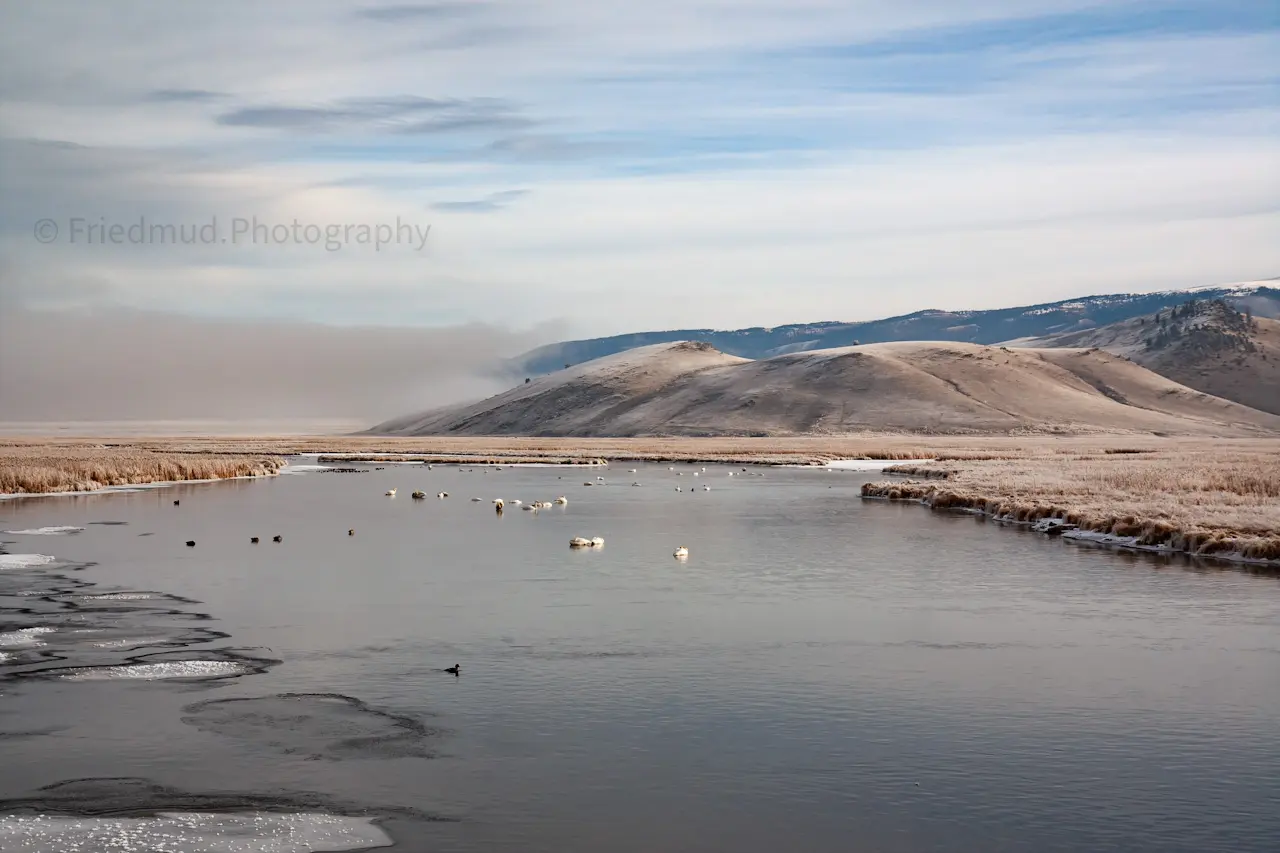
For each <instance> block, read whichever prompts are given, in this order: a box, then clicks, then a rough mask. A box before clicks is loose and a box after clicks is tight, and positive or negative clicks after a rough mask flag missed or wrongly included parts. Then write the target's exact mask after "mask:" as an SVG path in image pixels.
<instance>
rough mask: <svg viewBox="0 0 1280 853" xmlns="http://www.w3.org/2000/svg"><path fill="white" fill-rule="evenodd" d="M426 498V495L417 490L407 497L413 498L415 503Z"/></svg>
mask: <svg viewBox="0 0 1280 853" xmlns="http://www.w3.org/2000/svg"><path fill="white" fill-rule="evenodd" d="M426 496H427V493H426V492H424V491H422V490H421V489H418V490H417V491H415V492H414V493H413V494H411V495H409V497H411V498H413V499H414V500H415V501H420V500H422V499H423V498H425V497H426Z"/></svg>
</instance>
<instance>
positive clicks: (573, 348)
mask: <svg viewBox="0 0 1280 853" xmlns="http://www.w3.org/2000/svg"><path fill="white" fill-rule="evenodd" d="M1192 296H1195V297H1197V298H1200V299H1205V300H1212V299H1224V300H1227V301H1228V302H1230V303H1231V304H1232V305H1235V306H1237V307H1239V308H1240V309H1241V310H1244V309H1245V308H1246V307H1247V308H1249V309H1250V310H1252V312H1253V314H1254V316H1257V317H1280V281H1278V280H1274V279H1273V280H1271V281H1268V282H1254V283H1250V284H1240V285H1232V286H1224V287H1209V288H1200V289H1198V290H1191V291H1188V290H1171V291H1164V292H1160V293H1139V294H1135V293H1119V294H1110V295H1106V296H1087V297H1083V298H1080V299H1068V300H1063V301H1060V302H1048V303H1044V304H1040V305H1028V306H1023V307H1020V308H1000V309H996V310H991V311H934V310H929V311H917V312H915V313H913V314H906V315H903V316H901V317H889V318H888V319H884V320H870V321H866V322H860V323H842V322H821V323H802V324H798V325H789V326H775V327H771V328H766V327H756V328H750V329H736V330H732V331H721V330H716V329H676V330H671V331H657V332H637V333H634V334H627V335H615V336H613V337H607V338H593V339H591V340H580V341H565V342H562V343H556V344H550V345H547V346H543V347H539V348H537V349H534V350H531V351H529V352H527V353H525V354H524V355H522V356H518V357H516V358H515V359H513V360H512V363H511V365H510V369H511V371H512V373H513V375H517V374H521V373H523V374H525V375H531V376H536V375H541V374H546V373H551V372H553V371H556V370H560V369H561V368H563V367H564V366H565V365H566V364H578V363H581V362H584V361H590V360H592V359H597V358H601V357H603V356H606V355H612V354H613V353H617V352H623V351H625V350H629V349H634V348H636V347H642V346H649V345H651V344H659V343H670V342H673V341H689V340H694V341H705V342H707V343H710V344H711V345H712V346H714V347H716V348H717V349H719V350H720V351H722V352H725V353H728V354H730V355H738V356H742V357H744V358H756V359H758V358H769V357H771V356H775V355H783V354H786V353H793V352H807V351H810V350H817V349H831V348H834V347H843V346H852V345H855V344H859V343H863V344H868V343H880V342H885V341H964V342H967V343H979V344H992V343H998V342H1000V341H1007V340H1010V339H1013V338H1029V337H1041V336H1045V335H1052V334H1059V333H1066V332H1073V331H1083V330H1088V329H1094V328H1097V327H1099V326H1105V325H1109V324H1111V323H1115V322H1118V321H1121V320H1127V319H1130V318H1133V317H1138V316H1141V315H1145V314H1154V313H1155V312H1157V311H1163V310H1168V309H1170V308H1173V307H1174V306H1176V305H1180V304H1182V303H1184V302H1186V301H1187V299H1188V298H1190V297H1192Z"/></svg>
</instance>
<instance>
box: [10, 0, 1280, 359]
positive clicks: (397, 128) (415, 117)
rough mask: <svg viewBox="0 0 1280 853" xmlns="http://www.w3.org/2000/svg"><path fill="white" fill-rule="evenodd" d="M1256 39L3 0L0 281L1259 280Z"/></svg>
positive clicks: (1227, 34)
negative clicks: (79, 241)
mask: <svg viewBox="0 0 1280 853" xmlns="http://www.w3.org/2000/svg"><path fill="white" fill-rule="evenodd" d="M1277 57H1280V7H1277V6H1276V5H1275V4H1272V3H1259V2H1239V0H1227V1H1226V2H1158V1H1157V0H1141V1H1140V2H1125V0H1119V2H1107V3H1100V2H1096V3H1084V2H1070V0H1024V2H1006V0H977V2H973V3H964V4H961V3H953V2H941V0H925V2H915V3H911V2H905V3H904V2H879V0H845V2H830V0H791V2H785V0H784V2H773V0H742V1H741V2H735V3H729V2H710V0H686V2H674V1H673V0H656V2H652V3H648V4H634V3H623V2H615V1H614V0H601V2H597V3H590V4H588V3H581V2H568V0H544V2H519V3H517V2H468V3H400V4H391V3H381V2H372V0H370V2H359V3H349V2H337V0H315V2H281V3H273V4H269V5H268V4H262V3H245V2H229V3H223V4H217V5H216V6H212V5H210V6H209V7H208V8H205V7H204V6H197V5H196V4H172V3H160V2H136V0H122V2H119V3H115V4H111V5H110V7H106V6H105V5H103V6H102V7H101V8H99V7H91V6H88V5H87V4H78V3H72V2H60V0H52V2H12V3H7V4H5V5H4V6H3V7H0V156H2V157H3V161H4V162H5V163H6V164H7V166H8V167H7V168H5V169H4V170H3V171H2V172H0V193H3V197H4V199H5V200H4V202H2V203H0V204H2V208H0V216H2V218H0V241H2V244H0V245H2V246H3V249H4V254H5V257H6V262H5V263H6V274H5V276H4V279H5V284H4V285H3V287H4V288H5V291H4V293H3V294H2V295H3V296H4V297H5V298H8V299H13V300H17V301H18V302H20V303H21V304H25V305H29V306H44V307H56V306H62V307H67V306H102V307H107V306H127V307H131V308H141V309H150V310H159V311H168V312H179V313H184V314H190V315H193V316H204V315H208V316H215V315H216V316H224V317H234V318H257V317H274V318H287V319H292V320H302V321H318V322H323V323H343V324H349V323H375V324H394V325H420V326H447V325H454V324H460V323H469V322H487V323H494V324H498V325H504V326H509V327H513V328H528V327H531V326H536V325H537V324H543V323H554V324H557V328H563V329H564V330H565V331H566V333H568V334H575V335H588V334H609V333H614V332H621V331H633V330H641V329H647V328H662V327H676V326H716V327H732V326H744V325H774V324H782V323H787V322H803V321H816V320H826V319H840V320H856V319H869V318H873V317H879V316H887V315H890V314H895V313H902V312H906V311H911V310H916V309H920V308H925V307H941V308H962V307H970V308H982V307H996V306H1000V305H1012V304H1025V303H1034V302H1043V301H1047V300H1050V299H1055V298H1063V297H1067V296H1072V295H1077V294H1085V293H1096V292H1107V291H1115V290H1155V289H1165V288H1170V287H1184V286H1196V285H1203V284H1210V283H1215V282H1230V281H1240V280H1249V279H1254V278H1262V277H1267V276H1273V275H1276V274H1278V271H1280V142H1278V140H1280V109H1278V107H1280V60H1277ZM76 216H83V217H88V218H99V219H101V220H105V221H109V222H118V223H122V224H125V225H127V224H129V223H132V222H135V221H137V220H138V219H139V217H142V216H146V217H147V218H148V220H149V221H153V222H154V221H172V222H205V221H208V220H210V219H213V218H217V219H219V220H220V221H223V222H229V221H230V220H231V219H233V218H235V217H250V216H256V217H258V218H260V219H262V220H263V221H271V222H276V221H279V222H286V223H287V222H291V221H292V220H294V219H297V220H299V221H301V222H303V223H311V224H316V225H318V226H325V225H329V224H338V225H348V224H349V225H360V224H369V225H376V224H379V223H387V222H395V221H396V218H397V217H400V218H401V219H402V220H404V221H413V222H414V223H416V224H420V225H422V226H425V225H427V224H430V225H431V227H432V230H431V236H430V239H429V245H428V248H427V250H426V251H423V252H416V251H412V250H409V249H407V248H405V247H401V246H392V247H382V248H381V249H380V250H378V251H374V250H373V249H372V248H371V247H369V246H361V245H354V244H353V245H350V246H344V247H343V248H342V249H341V250H340V251H326V250H324V249H323V248H318V247H316V246H314V245H262V246H254V245H233V246H232V245H226V244H222V243H218V244H215V245H201V246H158V245H119V246H107V245H95V246H85V245H72V244H70V243H69V242H68V241H67V238H66V233H67V227H66V226H67V223H68V221H69V219H70V218H72V217H76ZM41 218H50V219H52V220H54V222H55V223H59V224H60V225H62V226H63V227H62V229H61V232H60V234H61V236H60V238H59V239H56V240H54V241H53V242H51V243H48V244H41V243H38V242H37V241H36V240H35V239H34V238H33V230H32V229H33V224H34V223H35V221H36V220H38V219H41Z"/></svg>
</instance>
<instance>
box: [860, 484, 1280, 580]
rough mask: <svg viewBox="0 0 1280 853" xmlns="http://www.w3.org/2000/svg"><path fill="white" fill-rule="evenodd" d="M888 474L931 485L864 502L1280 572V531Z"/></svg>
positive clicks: (904, 487) (881, 491) (877, 490)
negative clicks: (1097, 507)
mask: <svg viewBox="0 0 1280 853" xmlns="http://www.w3.org/2000/svg"><path fill="white" fill-rule="evenodd" d="M963 470H964V469H963V468H962V469H960V472H963ZM885 473H887V474H894V473H909V474H910V475H912V476H925V477H926V478H928V479H926V480H902V481H897V482H893V481H881V482H874V483H864V484H863V486H862V491H861V499H862V500H864V501H868V500H870V501H885V502H890V503H913V504H917V505H919V506H922V507H925V508H926V509H928V510H930V511H932V512H963V513H968V514H971V515H977V516H981V517H983V518H986V519H989V520H991V521H994V522H997V523H1000V524H1009V525H1016V526H1019V527H1022V528H1026V529H1030V530H1033V531H1035V532H1038V533H1041V534H1044V535H1045V536H1048V537H1056V538H1062V539H1065V540H1068V541H1073V542H1085V543H1089V544H1092V545H1097V546H1101V547H1106V548H1110V549H1115V550H1123V551H1139V552H1142V553H1148V554H1156V555H1162V556H1180V557H1189V558H1192V559H1196V560H1213V561H1220V562H1225V563H1232V564H1235V565H1247V566H1255V567H1263V568H1267V569H1277V570H1280V528H1274V529H1271V530H1265V529H1264V530H1261V531H1258V530H1250V529H1240V528H1232V527H1227V526H1209V525H1204V524H1196V523H1177V522H1172V521H1170V520H1169V519H1168V518H1158V517H1147V516H1143V515H1135V514H1134V513H1132V512H1129V513H1124V514H1120V513H1100V512H1097V511H1090V510H1087V509H1083V508H1081V507H1079V506H1076V507H1073V506H1070V505H1066V504H1064V503H1055V502H1050V501H1045V500H1036V499H1035V498H1034V497H1031V498H1028V499H1025V500H1019V499H1016V498H1012V497H1010V496H1009V495H1008V494H1000V490H999V489H989V490H988V491H986V492H983V491H982V489H981V487H980V486H970V487H966V486H959V487H957V488H954V489H953V488H948V487H947V483H948V480H949V479H950V478H951V477H953V476H955V475H956V474H957V473H959V472H957V471H955V470H951V471H938V472H935V473H933V474H930V473H928V471H927V470H919V469H912V470H906V471H900V472H895V471H894V470H893V467H892V466H890V467H889V468H886V469H885Z"/></svg>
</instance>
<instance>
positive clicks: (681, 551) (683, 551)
mask: <svg viewBox="0 0 1280 853" xmlns="http://www.w3.org/2000/svg"><path fill="white" fill-rule="evenodd" d="M671 556H673V557H687V556H689V549H688V548H686V547H684V546H683V545H680V546H679V547H677V548H676V550H675V551H673V552H672V554H671Z"/></svg>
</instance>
